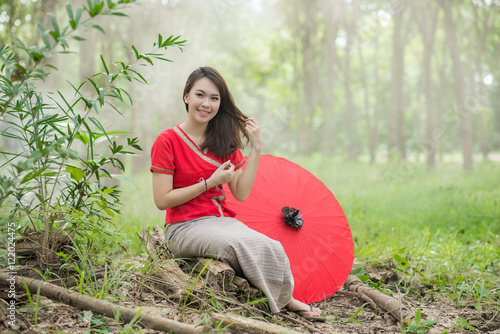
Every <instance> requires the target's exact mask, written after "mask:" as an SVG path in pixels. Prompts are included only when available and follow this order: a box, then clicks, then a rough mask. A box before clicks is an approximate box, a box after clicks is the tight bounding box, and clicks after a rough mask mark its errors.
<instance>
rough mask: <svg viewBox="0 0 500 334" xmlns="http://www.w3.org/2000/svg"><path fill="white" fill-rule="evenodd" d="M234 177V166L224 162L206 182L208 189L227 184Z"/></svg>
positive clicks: (229, 162)
mask: <svg viewBox="0 0 500 334" xmlns="http://www.w3.org/2000/svg"><path fill="white" fill-rule="evenodd" d="M233 175H234V165H233V164H232V163H231V161H230V160H228V161H226V162H224V163H223V164H222V165H220V167H219V168H217V170H216V171H215V172H214V173H213V174H212V176H210V177H209V178H208V180H207V184H208V186H209V188H212V187H215V186H217V185H219V184H224V183H229V181H231V179H232V178H233Z"/></svg>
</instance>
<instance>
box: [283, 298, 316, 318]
mask: <svg viewBox="0 0 500 334" xmlns="http://www.w3.org/2000/svg"><path fill="white" fill-rule="evenodd" d="M285 308H286V309H287V310H288V311H291V312H294V313H297V314H298V315H300V316H301V317H319V316H320V315H321V310H320V309H319V308H317V307H313V308H312V311H310V310H311V306H310V305H307V304H306V303H303V302H301V301H298V300H297V299H292V300H291V301H290V303H288V305H287V306H285Z"/></svg>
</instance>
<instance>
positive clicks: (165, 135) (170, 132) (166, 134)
mask: <svg viewBox="0 0 500 334" xmlns="http://www.w3.org/2000/svg"><path fill="white" fill-rule="evenodd" d="M175 132H176V131H175V127H172V128H170V129H166V130H164V131H162V132H161V133H160V134H159V135H158V137H157V138H158V139H172V138H175V137H177V135H176V133H175Z"/></svg>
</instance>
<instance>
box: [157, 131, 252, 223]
mask: <svg viewBox="0 0 500 334" xmlns="http://www.w3.org/2000/svg"><path fill="white" fill-rule="evenodd" d="M227 160H231V163H232V164H233V165H234V166H235V168H234V169H235V170H238V169H239V168H241V167H242V166H243V163H244V159H243V154H242V153H241V151H240V150H239V149H236V151H235V152H233V154H231V156H229V158H222V157H218V156H216V155H214V154H212V153H211V152H203V151H201V150H200V148H199V147H198V146H197V145H196V144H195V143H194V141H192V140H191V138H189V136H188V135H187V134H186V133H185V132H184V131H183V130H182V129H181V128H180V127H179V126H178V125H177V126H175V127H173V128H171V129H168V130H165V131H163V132H162V133H161V134H160V135H159V136H158V137H157V138H156V140H155V142H154V144H153V147H152V148H151V168H150V171H151V172H158V173H164V174H169V175H173V189H176V188H183V187H187V186H190V185H193V184H195V183H197V182H204V181H203V180H206V179H208V178H209V177H210V176H212V174H213V172H215V170H216V169H217V168H219V166H220V165H221V164H223V163H224V162H225V161H227ZM212 215H215V216H218V217H235V216H236V213H235V212H234V211H232V210H231V209H229V208H228V207H227V205H226V196H225V194H224V190H223V188H222V185H217V186H215V187H213V188H210V189H208V191H205V192H203V193H202V194H201V195H199V196H197V197H195V198H193V199H192V200H190V201H187V202H186V203H183V204H181V205H178V206H175V207H172V208H169V209H167V214H166V219H165V225H166V224H169V223H175V222H182V221H186V220H190V219H195V218H200V217H204V216H212Z"/></svg>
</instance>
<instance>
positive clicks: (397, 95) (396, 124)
mask: <svg viewBox="0 0 500 334" xmlns="http://www.w3.org/2000/svg"><path fill="white" fill-rule="evenodd" d="M403 13H404V8H403V10H400V11H397V12H395V13H394V14H393V19H394V22H393V37H392V62H391V63H392V67H391V98H390V106H389V134H388V143H387V150H388V154H389V156H392V154H393V151H394V150H396V149H397V150H398V151H399V157H400V158H401V159H406V138H405V133H406V130H405V129H404V126H405V125H404V124H405V118H404V105H403V101H404V99H403V96H404V49H405V42H404V37H403Z"/></svg>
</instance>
